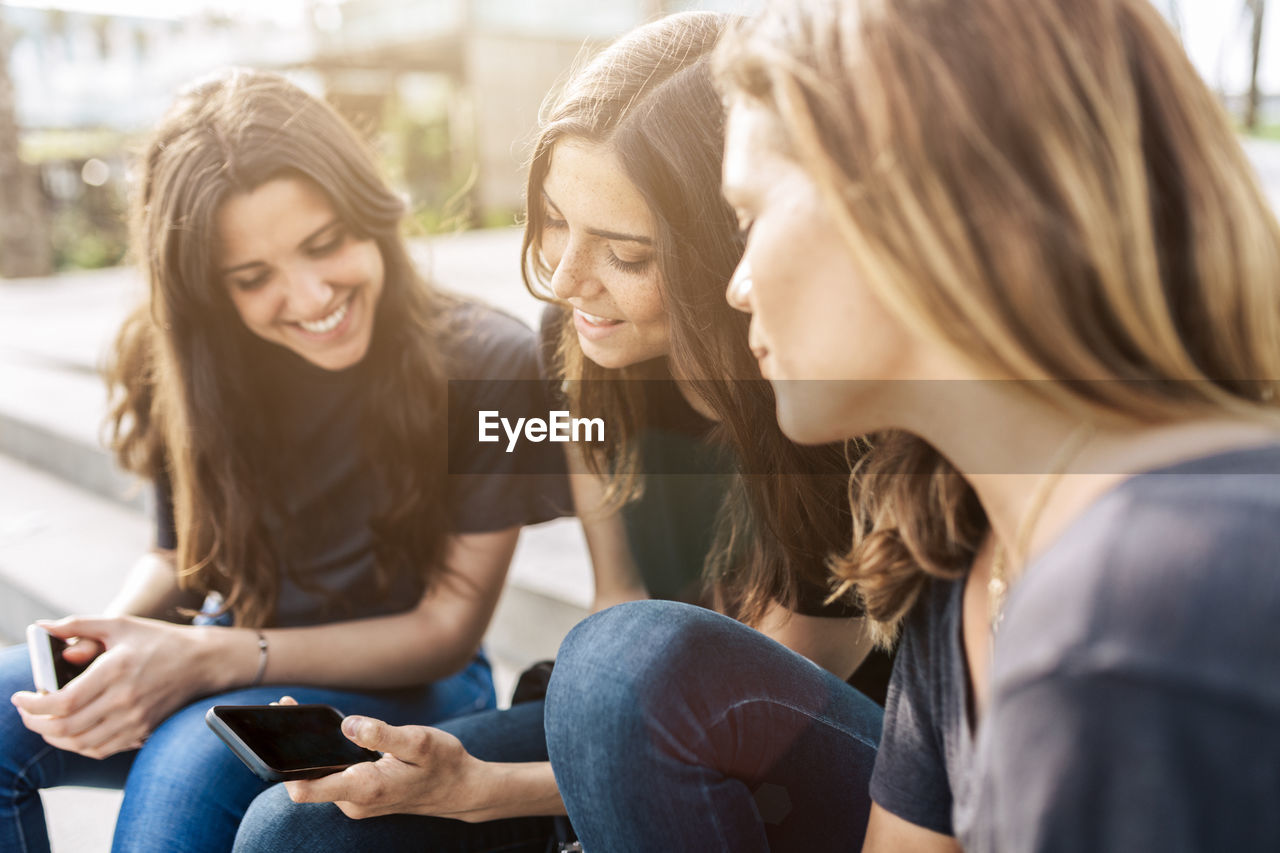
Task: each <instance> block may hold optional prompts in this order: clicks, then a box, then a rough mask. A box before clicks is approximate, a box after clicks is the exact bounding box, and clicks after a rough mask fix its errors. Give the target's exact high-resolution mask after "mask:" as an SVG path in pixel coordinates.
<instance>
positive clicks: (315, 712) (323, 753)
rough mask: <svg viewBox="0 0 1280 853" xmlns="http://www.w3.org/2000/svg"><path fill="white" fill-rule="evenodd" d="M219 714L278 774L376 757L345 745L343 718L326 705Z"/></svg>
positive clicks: (230, 708) (224, 709)
mask: <svg viewBox="0 0 1280 853" xmlns="http://www.w3.org/2000/svg"><path fill="white" fill-rule="evenodd" d="M217 714H218V718H219V719H221V720H222V721H223V722H224V723H226V725H227V727H228V728H229V729H231V730H232V731H233V732H235V733H236V735H237V736H238V737H239V738H240V739H241V740H242V741H244V743H245V745H246V746H248V747H249V748H250V749H252V750H253V751H254V753H256V754H257V756H258V757H259V758H260V759H262V761H263V763H265V764H266V765H267V766H268V767H271V768H273V769H275V770H279V771H281V772H289V771H293V770H306V769H308V768H311V767H338V766H345V765H349V764H356V763H359V762H361V761H376V760H377V759H378V757H379V756H378V753H376V752H373V751H372V750H368V749H364V748H363V747H359V746H356V745H355V744H354V743H352V742H351V741H349V740H347V738H346V735H344V734H343V733H342V728H341V726H342V717H341V715H339V714H338V712H337V711H335V710H334V709H333V708H330V707H329V706H328V705H272V706H270V707H261V706H259V707H252V706H250V707H241V708H237V707H234V706H222V707H220V708H218V711H217Z"/></svg>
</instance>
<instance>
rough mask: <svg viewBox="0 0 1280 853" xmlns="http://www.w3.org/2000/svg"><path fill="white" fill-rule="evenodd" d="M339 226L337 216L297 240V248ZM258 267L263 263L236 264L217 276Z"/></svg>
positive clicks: (339, 222) (263, 264)
mask: <svg viewBox="0 0 1280 853" xmlns="http://www.w3.org/2000/svg"><path fill="white" fill-rule="evenodd" d="M340 224H342V220H341V219H340V218H338V217H337V216H335V217H333V219H330V220H329V221H328V222H326V223H325V224H324V225H321V226H320V227H319V228H317V229H316V230H314V231H312V232H311V233H310V234H308V235H307V236H305V237H303V238H302V239H301V240H299V241H298V246H299V247H302V246H305V245H307V244H308V243H310V242H311V241H312V240H314V239H315V238H317V237H319V236H320V235H321V234H323V233H324V232H326V231H328V230H329V229H331V228H333V227H334V226H335V225H340ZM260 266H265V262H263V261H246V262H245V263H243V264H236V265H235V266H234V267H225V268H224V269H222V270H219V272H218V274H219V275H231V274H232V273H236V272H239V271H240V270H247V269H250V268H252V267H260Z"/></svg>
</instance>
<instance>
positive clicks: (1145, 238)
mask: <svg viewBox="0 0 1280 853" xmlns="http://www.w3.org/2000/svg"><path fill="white" fill-rule="evenodd" d="M717 71H718V74H719V78H720V79H721V80H722V82H723V84H724V85H725V86H726V87H727V88H728V89H729V90H730V92H731V95H732V96H734V97H746V98H749V99H751V100H753V101H755V102H756V103H758V104H761V105H763V106H764V107H765V108H767V109H769V110H771V111H772V112H773V113H774V115H775V116H776V118H777V124H778V128H779V130H780V132H781V133H782V134H783V137H784V138H785V141H786V144H787V145H788V146H789V148H790V152H791V154H792V155H793V156H794V157H795V159H796V161H797V162H798V163H799V164H800V165H801V166H802V168H804V169H805V170H806V171H807V172H808V173H809V174H810V176H811V177H812V178H813V179H814V181H815V183H816V184H817V186H818V187H819V189H820V191H821V192H822V193H823V194H824V198H825V202H826V205H827V207H828V209H829V210H830V212H831V214H832V216H833V217H834V219H835V221H836V223H837V225H838V227H839V229H840V232H841V235H842V238H843V240H844V242H845V244H846V245H847V247H848V250H849V252H850V255H851V257H852V258H853V259H854V262H855V263H856V264H857V265H858V266H859V268H860V272H861V273H862V275H863V278H864V280H865V281H866V282H867V283H868V285H869V286H871V287H873V288H874V291H875V293H876V294H877V296H878V297H879V298H880V299H881V300H882V302H883V303H884V304H885V305H886V306H887V307H888V308H889V310H891V311H893V312H894V313H895V314H896V315H897V316H898V317H899V318H900V319H901V320H902V321H903V322H904V323H905V324H907V325H908V326H909V327H910V328H914V329H916V330H917V331H919V332H921V333H922V334H925V335H929V336H932V337H933V338H934V339H937V340H941V341H945V342H947V343H948V344H950V345H952V346H954V347H955V348H956V349H957V350H958V351H963V352H966V353H968V354H969V355H970V356H971V357H972V358H973V359H974V360H975V361H976V362H977V363H978V364H979V365H980V366H981V367H983V368H985V369H986V370H988V371H990V372H992V373H994V374H996V375H1002V376H1007V377H1009V378H1012V379H1017V380H1082V379H1083V380H1090V381H1085V382H1078V381H1066V382H1063V381H1050V382H1039V381H1030V382H1028V383H1027V384H1028V387H1033V388H1034V389H1035V390H1036V392H1037V393H1039V394H1041V395H1044V397H1045V398H1046V399H1048V400H1050V401H1052V402H1054V403H1056V404H1057V405H1059V406H1060V407H1062V408H1063V409H1065V410H1068V411H1075V412H1080V413H1081V414H1082V417H1084V418H1096V419H1101V418H1105V417H1114V416H1120V417H1124V418H1128V419H1132V420H1135V421H1138V422H1144V423H1153V424H1154V423H1161V422H1170V421H1175V420H1182V419H1188V418H1194V417H1199V416H1206V415H1215V414H1216V415H1221V414H1222V413H1223V412H1231V413H1235V414H1236V415H1239V416H1243V417H1248V418H1262V419H1269V420H1270V421H1271V422H1273V423H1274V421H1275V417H1276V414H1277V412H1276V392H1277V386H1278V385H1280V299H1277V291H1276V274H1277V271H1278V270H1280V231H1278V230H1277V224H1276V219H1275V217H1274V216H1273V214H1272V211H1271V209H1270V207H1269V206H1268V204H1267V202H1266V201H1265V199H1264V197H1263V195H1262V193H1261V191H1260V190H1259V187H1258V185H1257V183H1256V180H1255V178H1254V175H1253V172H1252V169H1251V167H1250V166H1249V164H1248V162H1247V160H1246V159H1245V156H1244V153H1243V152H1242V150H1241V147H1240V144H1239V143H1238V142H1237V140H1236V139H1235V136H1234V134H1233V133H1232V130H1231V126H1230V123H1229V122H1228V120H1227V118H1226V115H1225V114H1224V112H1223V110H1222V108H1221V106H1220V105H1219V104H1218V102H1217V100H1216V99H1215V98H1214V97H1213V95H1212V94H1211V93H1210V92H1209V91H1208V89H1207V88H1206V87H1205V85H1204V84H1203V82H1202V81H1201V80H1200V79H1199V77H1198V76H1197V74H1196V72H1195V70H1194V69H1193V68H1192V66H1191V64H1190V63H1189V62H1188V60H1187V57H1186V56H1185V54H1184V53H1183V51H1182V49H1181V47H1180V46H1179V44H1178V42H1177V41H1176V39H1175V38H1174V37H1173V35H1172V33H1171V32H1170V30H1169V28H1168V26H1167V24H1166V23H1165V21H1164V20H1163V19H1162V18H1161V17H1160V15H1159V14H1158V13H1157V12H1156V10H1155V9H1154V8H1153V7H1152V6H1151V4H1150V3H1148V2H1147V0H1071V2H1070V3H1068V2H1065V0H969V2H965V3H954V2H942V1H941V0H894V2H883V0H841V2H829V0H795V2H788V3H774V4H772V5H770V6H769V8H768V9H767V11H766V12H765V14H763V15H762V16H761V17H759V18H758V19H755V20H753V21H751V22H749V23H747V24H746V25H745V26H743V27H742V28H741V29H739V30H737V31H735V33H734V34H733V35H731V36H729V37H727V38H726V39H725V40H724V43H723V47H722V50H721V52H720V53H719V54H718V56H717ZM1095 380H1102V381H1095ZM1108 380H1117V381H1108ZM876 444H877V447H876V450H875V451H873V452H872V454H871V455H869V456H868V457H866V458H864V460H863V462H862V464H861V468H860V470H859V472H858V479H857V483H856V489H855V493H854V495H853V502H854V507H855V518H856V520H855V525H854V544H853V547H852V548H851V550H850V551H849V552H848V554H847V555H846V556H845V557H844V558H843V559H841V560H839V561H837V563H836V569H837V571H838V572H839V573H841V574H842V575H843V576H844V577H845V578H847V579H848V580H849V581H850V582H852V583H855V584H856V585H857V586H858V587H859V589H860V590H861V592H862V596H863V598H864V599H865V602H866V604H867V607H868V612H869V614H870V615H871V616H872V617H873V618H874V619H876V620H878V621H879V622H880V623H881V625H882V627H883V628H884V629H885V630H886V632H889V633H891V632H892V631H893V630H894V628H895V626H896V625H897V623H898V621H899V620H900V619H901V617H902V616H903V615H904V614H905V613H906V611H907V610H908V609H909V608H910V607H911V605H912V604H913V602H914V601H915V600H916V598H917V596H918V594H919V590H920V586H921V584H922V582H923V580H924V579H925V577H926V576H928V575H937V576H943V577H956V576H958V575H959V574H961V573H963V572H964V571H965V570H967V567H968V565H969V563H970V562H971V560H972V556H973V553H974V549H975V548H976V546H977V545H978V543H979V542H980V540H981V538H982V536H983V535H984V534H985V532H986V529H987V521H986V518H985V517H984V516H983V513H982V508H981V506H980V505H979V504H978V501H977V499H976V497H975V495H974V493H973V490H972V489H971V488H970V487H969V486H968V485H967V483H966V482H965V481H964V480H963V479H962V478H961V476H960V474H959V472H957V471H956V470H955V469H954V468H953V467H952V466H951V465H950V464H949V463H948V462H947V461H946V460H945V459H943V458H942V457H941V456H940V455H939V454H938V453H937V452H936V451H935V450H933V449H932V448H931V447H930V446H929V445H927V444H925V443H924V442H923V441H921V440H920V439H918V438H914V437H911V436H906V435H901V434H891V435H885V436H881V437H879V439H878V440H877V441H876ZM904 472H914V474H915V475H913V476H903V473H904Z"/></svg>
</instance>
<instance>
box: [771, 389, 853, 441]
mask: <svg viewBox="0 0 1280 853" xmlns="http://www.w3.org/2000/svg"><path fill="white" fill-rule="evenodd" d="M813 387H814V386H812V385H806V384H804V383H801V384H799V385H796V384H795V383H792V384H791V386H790V387H788V385H787V383H779V382H775V383H773V389H774V394H775V396H776V398H777V401H778V402H777V413H778V427H779V428H780V429H781V430H782V434H783V435H785V436H786V437H787V438H789V439H791V440H792V441H794V442H795V443H796V444H827V443H829V442H833V441H843V440H844V439H846V438H852V437H853V435H852V434H851V433H850V431H849V425H848V424H847V423H846V422H845V421H844V420H843V419H842V418H840V417H838V415H837V412H836V411H835V409H834V408H833V407H832V406H831V401H830V399H825V398H824V397H823V395H821V394H806V393H804V391H805V389H806V388H813Z"/></svg>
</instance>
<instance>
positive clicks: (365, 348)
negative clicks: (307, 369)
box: [303, 340, 369, 373]
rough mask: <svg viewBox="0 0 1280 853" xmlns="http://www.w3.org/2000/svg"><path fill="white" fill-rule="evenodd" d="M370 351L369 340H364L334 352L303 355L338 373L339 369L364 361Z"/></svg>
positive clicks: (325, 368)
mask: <svg viewBox="0 0 1280 853" xmlns="http://www.w3.org/2000/svg"><path fill="white" fill-rule="evenodd" d="M368 352H369V341H368V340H364V341H361V342H359V343H358V344H355V345H353V346H348V347H343V348H342V349H340V350H335V351H333V352H324V353H307V354H304V355H303V358H305V359H306V360H307V361H309V362H311V363H312V364H314V365H315V366H316V367H319V368H320V369H321V370H330V371H333V372H335V373H336V372H337V371H339V370H346V369H347V368H348V367H355V366H356V365H357V364H359V363H360V362H362V361H364V357H365V355H366V354H367V353H368Z"/></svg>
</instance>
